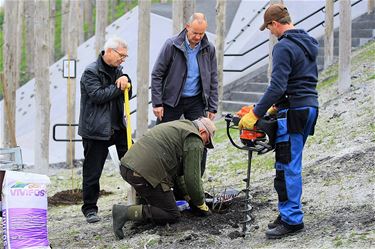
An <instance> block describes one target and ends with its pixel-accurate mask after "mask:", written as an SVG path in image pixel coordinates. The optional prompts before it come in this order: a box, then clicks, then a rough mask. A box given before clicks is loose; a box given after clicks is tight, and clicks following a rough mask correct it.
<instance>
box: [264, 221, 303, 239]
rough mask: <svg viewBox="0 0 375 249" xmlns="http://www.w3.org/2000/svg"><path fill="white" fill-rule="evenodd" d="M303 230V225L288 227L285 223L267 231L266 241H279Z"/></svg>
mask: <svg viewBox="0 0 375 249" xmlns="http://www.w3.org/2000/svg"><path fill="white" fill-rule="evenodd" d="M303 230H304V224H303V223H301V224H298V225H289V224H286V223H285V222H282V224H280V225H278V226H277V227H275V228H272V229H269V230H267V231H266V237H267V239H280V238H283V237H286V236H289V235H293V234H296V233H299V232H302V231H303Z"/></svg>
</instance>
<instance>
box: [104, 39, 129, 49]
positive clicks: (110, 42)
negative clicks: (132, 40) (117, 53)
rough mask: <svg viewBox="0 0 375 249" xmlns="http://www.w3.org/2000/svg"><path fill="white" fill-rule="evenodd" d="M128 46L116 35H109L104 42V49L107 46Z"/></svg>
mask: <svg viewBox="0 0 375 249" xmlns="http://www.w3.org/2000/svg"><path fill="white" fill-rule="evenodd" d="M119 47H121V48H125V49H127V48H128V44H127V43H126V42H125V41H124V40H123V39H121V38H119V37H117V36H113V37H110V38H109V39H108V40H107V41H106V42H105V44H104V50H107V49H108V48H114V49H116V48H119Z"/></svg>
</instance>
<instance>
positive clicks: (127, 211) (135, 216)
mask: <svg viewBox="0 0 375 249" xmlns="http://www.w3.org/2000/svg"><path fill="white" fill-rule="evenodd" d="M112 219H113V232H114V233H115V236H116V238H117V239H123V238H124V232H123V231H122V228H123V227H124V225H125V223H126V222H127V221H128V220H134V221H140V220H143V215H142V205H132V206H125V205H120V204H115V205H113V207H112Z"/></svg>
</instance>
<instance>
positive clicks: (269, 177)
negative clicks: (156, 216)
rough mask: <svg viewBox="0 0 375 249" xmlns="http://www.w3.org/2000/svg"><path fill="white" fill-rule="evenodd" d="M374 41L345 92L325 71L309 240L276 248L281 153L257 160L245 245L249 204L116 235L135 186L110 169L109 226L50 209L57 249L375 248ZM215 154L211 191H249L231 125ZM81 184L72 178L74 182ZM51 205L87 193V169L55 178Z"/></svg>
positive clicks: (308, 198)
mask: <svg viewBox="0 0 375 249" xmlns="http://www.w3.org/2000/svg"><path fill="white" fill-rule="evenodd" d="M374 57H375V42H372V43H370V44H368V45H366V46H365V47H364V48H362V49H361V50H358V51H355V52H354V53H353V61H352V85H351V90H350V91H349V92H346V93H343V94H338V93H337V90H336V89H337V65H335V66H332V67H331V68H329V69H328V70H326V71H324V72H323V73H322V74H321V75H320V78H321V80H320V81H321V82H320V86H319V94H320V105H321V108H320V110H319V112H320V114H319V120H318V123H317V127H316V133H315V136H313V137H311V138H310V139H308V141H307V144H306V149H305V153H304V170H303V183H304V189H303V191H304V192H303V210H304V212H305V225H306V231H305V232H303V233H299V234H297V235H295V236H289V237H286V238H283V239H279V240H267V239H266V238H265V235H264V232H265V230H266V226H267V223H268V222H269V221H271V220H273V219H274V218H275V217H276V215H277V208H276V206H277V196H276V193H275V191H274V189H273V177H274V170H273V168H272V164H273V157H274V155H273V153H268V154H266V155H260V156H258V155H254V158H253V160H252V162H253V165H252V176H251V205H252V207H253V208H252V211H251V218H252V219H251V222H250V223H249V224H248V226H247V227H248V230H249V231H248V233H247V234H246V236H242V234H241V231H242V225H241V224H240V223H239V222H240V220H242V216H243V214H242V213H241V210H242V209H243V207H242V206H241V205H242V204H241V203H242V202H240V201H241V199H243V196H242V195H241V197H239V198H238V199H237V200H236V201H234V202H233V204H232V205H231V206H230V207H229V208H227V209H226V210H225V211H223V212H220V213H214V214H213V215H212V216H211V217H208V218H197V217H193V216H191V214H190V213H188V212H184V213H183V218H182V221H181V222H179V223H177V224H171V225H167V226H153V225H138V226H135V225H134V224H131V223H128V224H126V226H125V235H126V239H124V240H122V241H116V240H115V238H114V235H113V233H112V228H111V226H112V221H111V207H112V205H113V204H115V203H125V202H126V191H127V187H128V186H127V185H126V184H125V182H124V181H123V180H122V179H121V177H120V176H119V174H118V170H117V169H116V168H115V167H114V166H113V165H112V163H111V161H108V162H107V164H106V166H105V170H104V173H103V176H102V179H101V187H102V189H104V190H105V191H110V192H113V194H111V195H107V196H103V197H101V198H100V199H99V203H98V205H99V209H100V211H99V214H100V216H101V217H102V220H101V221H100V222H98V223H95V224H87V223H86V222H85V219H84V217H83V216H82V214H81V212H80V205H70V206H58V207H55V206H50V207H49V209H48V228H49V240H50V243H51V246H52V248H160V249H161V248H163V249H164V248H334V247H336V248H375V209H374V208H375V204H374V203H375V198H374V194H375V165H374V164H375V163H374V158H375V155H374V154H375V122H374V121H375V115H374V107H375V99H374V98H375V97H374V96H375V82H374V79H375V74H374V72H375V62H374V60H373V58H374ZM217 125H218V127H220V128H222V129H221V130H220V131H219V132H218V134H217V137H216V139H215V140H216V146H215V150H214V151H211V152H210V153H209V158H208V164H207V171H206V173H205V176H204V180H205V189H206V190H208V191H209V192H211V193H214V194H215V193H217V191H218V189H220V188H222V187H223V186H230V187H233V188H236V189H238V190H241V189H242V188H244V187H245V183H244V182H243V181H242V179H243V178H245V176H246V168H247V155H246V152H244V151H240V150H237V149H236V148H234V147H233V146H231V145H230V144H229V141H228V139H227V138H226V136H225V130H224V125H225V124H224V121H223V120H220V121H218V123H217ZM72 175H73V179H72ZM50 177H51V181H52V183H51V185H50V186H49V196H52V195H54V194H55V193H57V192H59V191H62V190H66V189H72V188H73V189H74V188H80V182H81V168H80V167H77V168H75V169H73V170H71V169H61V168H54V169H51V170H50Z"/></svg>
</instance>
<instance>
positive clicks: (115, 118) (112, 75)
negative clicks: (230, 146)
mask: <svg viewBox="0 0 375 249" xmlns="http://www.w3.org/2000/svg"><path fill="white" fill-rule="evenodd" d="M127 56H128V47H127V44H126V43H125V41H123V40H122V39H120V38H116V37H113V38H110V39H109V40H108V41H107V42H106V43H105V45H104V51H102V52H101V53H100V55H99V56H98V59H97V60H96V61H95V62H93V63H91V64H90V65H88V66H87V67H86V69H85V71H84V72H83V74H82V78H81V106H80V115H79V127H78V134H79V135H80V136H81V137H82V143H83V149H84V157H85V159H84V161H83V174H82V176H83V183H82V190H83V205H82V212H83V214H84V216H85V217H86V221H87V222H88V223H94V222H98V221H99V220H100V217H99V216H98V215H97V213H98V206H97V201H98V198H99V190H100V186H99V179H100V176H101V174H102V171H103V166H104V162H105V160H106V158H107V155H108V147H109V146H111V145H113V144H115V145H116V149H117V153H118V156H119V158H121V157H123V156H124V154H125V152H126V151H127V149H128V146H127V141H126V128H125V122H124V90H125V89H126V88H127V89H130V91H129V95H130V96H131V84H130V82H131V81H130V78H129V76H128V75H127V74H124V73H123V72H122V66H121V64H122V63H123V62H124V60H125V58H126V57H127Z"/></svg>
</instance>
